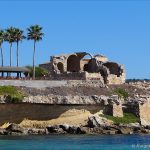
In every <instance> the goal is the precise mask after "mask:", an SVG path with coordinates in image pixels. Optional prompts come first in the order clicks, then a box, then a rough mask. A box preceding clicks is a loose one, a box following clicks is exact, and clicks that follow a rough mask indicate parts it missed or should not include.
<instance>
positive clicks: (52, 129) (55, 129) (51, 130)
mask: <svg viewBox="0 0 150 150" xmlns="http://www.w3.org/2000/svg"><path fill="white" fill-rule="evenodd" d="M46 129H47V131H48V133H57V134H64V133H66V131H65V130H64V129H63V128H60V126H51V125H50V126H48V127H46Z"/></svg>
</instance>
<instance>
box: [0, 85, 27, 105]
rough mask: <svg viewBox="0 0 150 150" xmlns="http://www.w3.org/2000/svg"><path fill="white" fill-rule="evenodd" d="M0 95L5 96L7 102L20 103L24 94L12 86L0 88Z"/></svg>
mask: <svg viewBox="0 0 150 150" xmlns="http://www.w3.org/2000/svg"><path fill="white" fill-rule="evenodd" d="M0 95H4V96H6V99H7V101H8V102H13V103H15V102H21V101H22V99H23V98H24V96H25V95H24V93H23V92H21V91H20V90H18V89H17V88H16V87H14V86H0Z"/></svg>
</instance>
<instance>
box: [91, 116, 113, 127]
mask: <svg viewBox="0 0 150 150" xmlns="http://www.w3.org/2000/svg"><path fill="white" fill-rule="evenodd" d="M112 124H113V122H112V121H110V120H108V119H106V118H104V117H100V116H98V115H92V116H90V117H89V118H88V126H89V127H101V126H110V125H112Z"/></svg>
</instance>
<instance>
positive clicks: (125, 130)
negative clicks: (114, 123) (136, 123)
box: [118, 126, 134, 134]
mask: <svg viewBox="0 0 150 150" xmlns="http://www.w3.org/2000/svg"><path fill="white" fill-rule="evenodd" d="M133 133H134V132H133V128H131V127H127V126H119V127H118V134H133Z"/></svg>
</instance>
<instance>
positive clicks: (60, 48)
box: [0, 0, 150, 78]
mask: <svg viewBox="0 0 150 150" xmlns="http://www.w3.org/2000/svg"><path fill="white" fill-rule="evenodd" d="M0 6H1V10H0V11H1V13H0V28H2V29H5V28H7V27H9V26H15V27H19V28H22V29H23V30H26V28H27V27H29V26H30V25H34V24H39V25H41V26H42V27H43V32H44V33H45V36H44V38H43V41H41V42H39V43H38V44H37V51H36V57H37V59H36V64H40V63H43V62H46V61H49V59H50V55H55V54H61V53H72V52H79V51H87V52H90V53H93V54H97V53H100V54H103V55H106V56H108V58H109V60H111V61H117V62H119V63H121V64H124V65H125V67H126V72H127V78H150V2H149V1H148V0H147V1H146V0H145V1H142V0H141V1H140V0H137V1H136V0H131V1H129V0H128V1H125V0H124V1H123V0H121V1H119V0H114V1H113V0H112V1H110V0H105V1H104V0H99V1H98V0H76V1H75V0H70V1H69V0H66V1H65V0H64V1H63V0H61V1H60V0H55V1H54V0H53V1H50V0H30V1H29V0H26V1H25V0H20V1H18V0H0ZM15 46H16V45H15V44H14V45H13V65H15V64H16V61H15V59H16V56H15V54H16V47H15ZM3 48H4V52H5V65H9V47H8V44H7V43H4V45H3ZM32 53H33V42H32V41H23V42H22V43H21V44H20V65H21V66H24V65H32Z"/></svg>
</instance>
